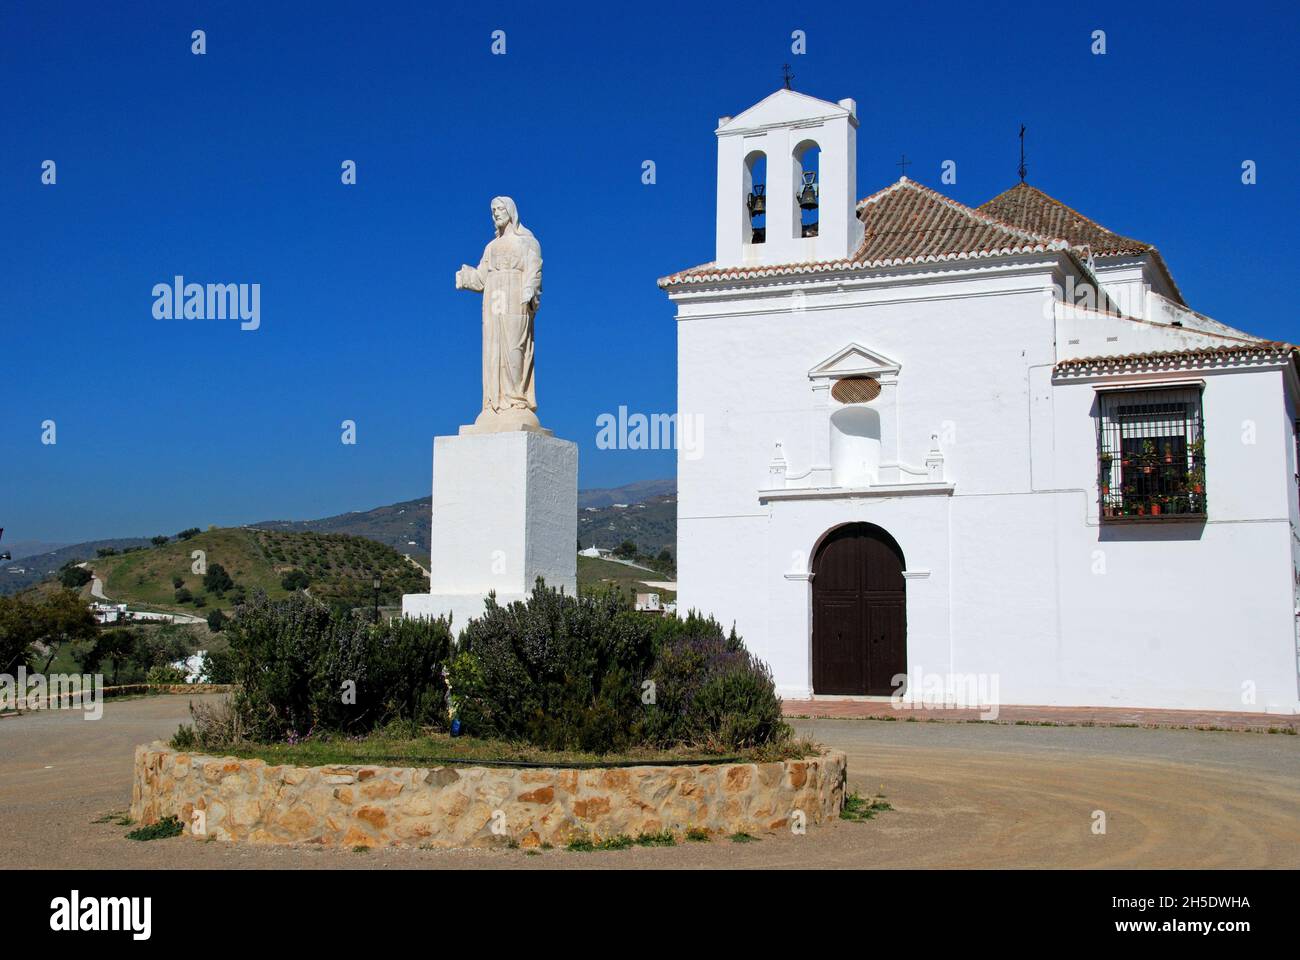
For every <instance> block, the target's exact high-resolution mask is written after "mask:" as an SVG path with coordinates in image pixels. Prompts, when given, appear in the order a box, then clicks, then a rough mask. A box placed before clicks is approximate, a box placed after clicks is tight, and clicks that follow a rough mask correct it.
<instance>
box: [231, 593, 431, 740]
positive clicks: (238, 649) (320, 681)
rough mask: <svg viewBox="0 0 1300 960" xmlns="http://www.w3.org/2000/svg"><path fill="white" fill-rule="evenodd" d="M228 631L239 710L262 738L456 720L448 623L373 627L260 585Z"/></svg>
mask: <svg viewBox="0 0 1300 960" xmlns="http://www.w3.org/2000/svg"><path fill="white" fill-rule="evenodd" d="M224 633H225V635H226V636H227V637H228V638H229V643H230V656H231V658H232V661H233V670H232V673H233V679H234V681H235V682H236V683H238V684H239V685H240V690H239V693H238V694H237V696H236V698H235V711H236V713H237V714H238V720H239V723H240V726H241V728H242V729H243V730H244V731H245V732H246V733H247V735H248V736H250V737H251V738H252V739H254V740H259V741H264V742H272V741H278V740H284V739H286V738H293V737H300V736H306V735H308V734H310V733H312V732H314V731H321V732H326V731H329V732H341V733H353V734H358V733H365V732H368V731H370V730H373V729H375V728H376V727H378V726H381V725H383V724H385V723H388V722H389V721H392V720H395V719H409V720H412V721H415V722H416V723H421V724H428V725H445V723H446V709H445V698H446V684H445V681H444V679H443V665H444V664H445V663H446V662H447V660H448V658H449V656H450V652H451V633H450V631H449V630H448V628H447V623H446V621H444V620H404V619H398V620H392V621H385V622H381V623H379V624H370V623H366V622H364V621H363V620H360V619H358V618H356V617H352V616H346V615H340V614H337V613H332V612H331V610H330V608H329V607H327V606H325V605H324V604H322V603H320V602H319V601H316V600H313V599H312V598H310V597H307V596H305V595H303V594H296V595H294V596H291V597H289V598H288V599H286V600H281V601H275V602H272V601H270V600H269V599H267V597H266V594H264V593H262V592H260V591H259V592H258V593H257V594H256V595H255V596H254V597H253V600H252V602H250V603H248V604H246V605H245V606H242V607H240V608H239V610H238V611H237V612H236V615H235V617H234V618H233V619H232V620H231V621H230V622H229V623H228V624H227V625H226V627H225V631H224Z"/></svg>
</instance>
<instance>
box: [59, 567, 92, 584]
mask: <svg viewBox="0 0 1300 960" xmlns="http://www.w3.org/2000/svg"><path fill="white" fill-rule="evenodd" d="M93 579H95V578H94V576H93V575H92V574H91V572H90V571H89V570H87V569H86V568H85V567H78V566H75V565H74V566H69V567H64V568H63V570H62V572H61V573H60V574H59V583H61V584H62V585H63V586H65V587H66V588H68V589H69V590H80V589H81V588H82V587H84V586H85V585H86V584H88V583H90V581H91V580H93Z"/></svg>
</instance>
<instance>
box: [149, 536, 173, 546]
mask: <svg viewBox="0 0 1300 960" xmlns="http://www.w3.org/2000/svg"><path fill="white" fill-rule="evenodd" d="M170 540H171V537H166V536H163V535H162V534H159V535H158V536H156V537H150V538H149V542H150V543H152V544H153V545H154V546H155V547H165V546H166V545H167V543H168V541H170Z"/></svg>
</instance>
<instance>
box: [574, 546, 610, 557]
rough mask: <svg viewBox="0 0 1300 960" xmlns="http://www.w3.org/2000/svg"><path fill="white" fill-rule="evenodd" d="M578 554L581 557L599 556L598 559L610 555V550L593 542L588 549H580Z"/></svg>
mask: <svg viewBox="0 0 1300 960" xmlns="http://www.w3.org/2000/svg"><path fill="white" fill-rule="evenodd" d="M578 556H580V557H593V558H597V559H599V558H600V557H607V556H609V551H608V550H603V549H601V548H600V547H598V546H596V545H595V544H594V543H593V544H592V545H591V546H589V547H588V548H587V549H585V550H579V551H578Z"/></svg>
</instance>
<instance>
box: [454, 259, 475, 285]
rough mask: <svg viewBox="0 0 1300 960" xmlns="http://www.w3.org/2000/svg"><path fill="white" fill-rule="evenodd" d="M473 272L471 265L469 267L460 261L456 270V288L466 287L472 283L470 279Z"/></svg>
mask: <svg viewBox="0 0 1300 960" xmlns="http://www.w3.org/2000/svg"><path fill="white" fill-rule="evenodd" d="M473 273H474V268H473V267H471V266H470V265H469V264H467V263H462V264H461V265H460V269H459V270H457V271H456V289H457V290H465V289H467V288H468V287H469V286H470V285H471V284H472V283H473V280H472V279H471V278H472V275H473Z"/></svg>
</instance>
